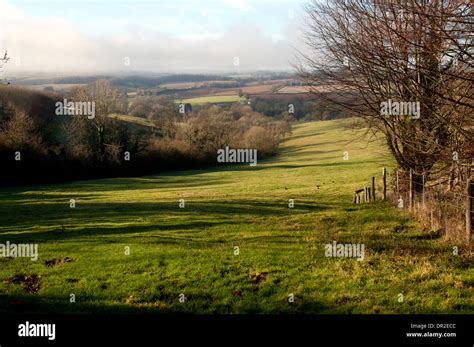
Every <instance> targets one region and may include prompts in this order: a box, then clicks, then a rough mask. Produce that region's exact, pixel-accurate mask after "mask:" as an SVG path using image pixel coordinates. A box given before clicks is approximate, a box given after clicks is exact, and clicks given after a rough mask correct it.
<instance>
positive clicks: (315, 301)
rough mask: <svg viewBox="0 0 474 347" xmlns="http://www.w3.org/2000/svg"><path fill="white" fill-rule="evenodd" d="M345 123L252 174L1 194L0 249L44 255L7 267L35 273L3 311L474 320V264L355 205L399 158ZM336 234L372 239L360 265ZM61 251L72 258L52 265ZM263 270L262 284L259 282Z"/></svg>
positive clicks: (1, 264) (291, 147) (390, 213)
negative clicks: (25, 246)
mask: <svg viewBox="0 0 474 347" xmlns="http://www.w3.org/2000/svg"><path fill="white" fill-rule="evenodd" d="M344 124H346V122H344V121H328V122H318V123H306V124H298V125H296V126H295V127H294V133H293V135H292V136H291V138H289V139H288V140H287V141H285V142H284V143H283V145H282V147H281V152H280V154H279V155H278V156H276V157H273V158H270V159H267V160H262V161H260V162H259V163H258V165H257V166H256V167H250V166H248V165H241V166H226V167H217V168H213V169H205V170H194V171H180V172H168V173H163V174H159V175H153V176H147V177H137V178H116V179H102V180H93V181H81V182H73V183H67V184H58V185H44V186H38V187H22V188H5V189H2V190H0V215H1V216H2V217H1V218H2V223H1V226H0V243H5V242H6V241H7V240H8V241H11V242H16V243H26V242H28V243H33V242H36V243H38V244H39V255H40V258H39V260H38V261H37V262H32V261H31V260H28V259H24V258H15V259H5V258H4V259H0V278H1V279H5V278H9V277H11V276H14V275H19V274H21V275H33V274H37V275H40V276H41V283H40V289H39V290H38V292H36V293H35V294H29V293H26V291H25V290H24V288H23V287H22V286H21V285H19V284H8V283H4V282H3V281H2V282H0V311H3V312H62V313H67V312H70V313H79V312H115V313H117V312H143V311H151V312H159V313H173V312H192V313H472V312H474V307H473V297H474V295H473V294H474V293H473V284H474V280H473V277H474V276H473V270H472V268H470V267H469V266H470V265H469V264H471V263H472V260H470V259H469V258H467V257H466V256H454V255H452V245H449V244H446V243H445V242H444V241H443V240H442V239H439V238H438V239H430V238H428V237H426V234H424V233H423V232H422V231H421V230H420V228H419V227H418V226H417V224H416V223H415V222H413V221H411V219H410V218H409V216H408V215H407V214H405V213H404V212H403V211H400V210H397V209H394V208H392V207H390V206H389V205H388V204H385V203H383V202H378V203H375V204H364V205H353V204H352V203H351V199H352V195H351V193H352V192H353V190H354V189H356V188H359V187H361V186H363V185H365V184H367V183H368V182H369V179H370V177H371V176H372V175H378V177H379V178H380V173H381V168H382V167H383V166H390V165H391V164H392V163H391V160H390V158H389V156H388V154H387V152H386V151H385V150H384V147H383V142H382V141H380V142H370V143H369V142H368V141H367V140H365V139H364V138H363V133H362V132H361V131H358V132H354V131H352V130H348V129H346V128H345V127H344V126H343V125H344ZM344 151H348V152H349V160H347V161H344V160H343V152H344ZM317 185H319V189H318V188H317ZM71 198H73V199H76V208H75V209H71V208H69V199H71ZM179 199H185V203H186V205H185V208H184V209H180V208H178V200H179ZM288 199H295V204H296V205H295V208H294V209H289V208H288ZM333 240H336V241H338V242H343V243H364V244H365V248H366V254H365V259H364V260H363V261H356V260H355V259H350V258H327V257H325V256H324V244H326V243H330V242H332V241H333ZM236 246H237V247H239V249H240V254H239V255H234V247H236ZM125 247H130V251H131V253H130V255H125V254H124V249H125ZM63 257H70V258H72V262H70V263H66V264H61V265H56V266H52V267H47V266H45V261H46V260H50V259H54V258H63ZM471 259H472V258H471ZM256 272H264V273H266V275H265V278H264V279H262V280H261V281H259V282H257V281H255V280H254V279H253V278H252V277H251V275H252V274H255V273H256ZM71 293H74V294H75V295H76V303H70V302H69V298H70V294H71ZM180 293H184V294H185V295H186V296H187V301H186V302H185V303H180V302H179V295H180ZM291 293H293V294H294V295H295V302H294V303H292V304H290V303H288V300H287V298H288V295H289V294H291ZM399 293H403V295H404V301H403V302H402V303H400V302H398V294H399Z"/></svg>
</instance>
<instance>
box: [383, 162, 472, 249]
mask: <svg viewBox="0 0 474 347" xmlns="http://www.w3.org/2000/svg"><path fill="white" fill-rule="evenodd" d="M458 170H459V172H460V173H462V174H460V175H457V176H456V177H455V178H453V177H451V175H450V173H449V172H441V173H437V174H436V175H433V174H423V173H422V174H420V173H416V174H415V173H414V171H413V170H409V171H406V170H402V169H395V170H394V171H393V173H392V175H391V176H392V177H391V182H390V183H391V189H390V199H391V200H392V202H393V203H395V204H396V205H397V207H399V208H404V209H408V210H409V211H410V212H411V213H413V214H414V215H415V216H416V217H417V219H418V220H419V221H420V222H421V223H422V224H423V225H424V226H425V228H426V229H429V230H431V231H435V232H437V233H439V234H443V235H444V236H445V238H446V239H449V240H452V241H465V242H470V240H471V237H472V225H473V221H474V207H473V200H474V198H473V192H474V189H473V180H472V179H471V173H472V171H473V170H472V166H470V165H466V166H463V167H461V166H460V167H458Z"/></svg>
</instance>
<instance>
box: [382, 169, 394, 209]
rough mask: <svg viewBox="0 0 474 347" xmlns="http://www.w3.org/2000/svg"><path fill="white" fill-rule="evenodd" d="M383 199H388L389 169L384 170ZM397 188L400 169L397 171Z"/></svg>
mask: <svg viewBox="0 0 474 347" xmlns="http://www.w3.org/2000/svg"><path fill="white" fill-rule="evenodd" d="M382 183H383V198H382V199H383V200H384V201H385V200H387V169H386V168H383V170H382ZM397 189H398V171H397Z"/></svg>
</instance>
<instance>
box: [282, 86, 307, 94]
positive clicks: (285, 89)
mask: <svg viewBox="0 0 474 347" xmlns="http://www.w3.org/2000/svg"><path fill="white" fill-rule="evenodd" d="M310 90H311V89H310V87H307V86H286V87H283V88H281V89H280V90H278V93H309V92H310Z"/></svg>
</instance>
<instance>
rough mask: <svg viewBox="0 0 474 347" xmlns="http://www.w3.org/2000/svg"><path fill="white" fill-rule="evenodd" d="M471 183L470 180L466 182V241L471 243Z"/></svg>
mask: <svg viewBox="0 0 474 347" xmlns="http://www.w3.org/2000/svg"><path fill="white" fill-rule="evenodd" d="M472 186H473V182H472V181H471V179H470V178H468V179H467V182H466V239H467V242H470V241H471V233H472V217H473V212H472V209H473V203H472V195H473V187H472Z"/></svg>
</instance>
